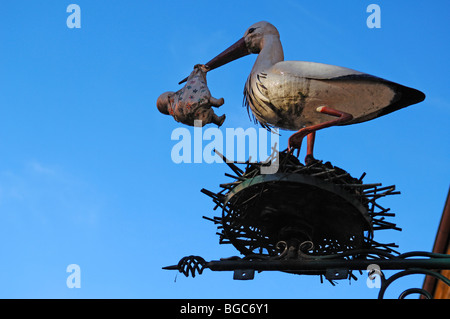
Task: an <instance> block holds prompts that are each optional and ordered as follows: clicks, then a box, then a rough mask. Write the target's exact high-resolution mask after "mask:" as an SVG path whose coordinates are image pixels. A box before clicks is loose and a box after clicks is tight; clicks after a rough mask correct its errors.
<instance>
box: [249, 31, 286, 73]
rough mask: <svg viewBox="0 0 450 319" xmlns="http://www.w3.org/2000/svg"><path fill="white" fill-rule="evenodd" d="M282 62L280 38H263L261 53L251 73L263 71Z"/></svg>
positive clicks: (271, 36)
mask: <svg viewBox="0 0 450 319" xmlns="http://www.w3.org/2000/svg"><path fill="white" fill-rule="evenodd" d="M283 60H284V54H283V47H282V45H281V41H280V38H279V37H277V36H274V35H268V36H265V37H264V38H263V40H262V43H261V51H260V52H259V54H258V58H257V59H256V62H255V65H254V66H253V69H252V73H253V72H259V71H263V70H265V69H267V68H270V67H271V66H272V65H274V64H275V63H277V62H280V61H283Z"/></svg>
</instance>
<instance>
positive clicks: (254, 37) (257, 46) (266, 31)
mask: <svg viewBox="0 0 450 319" xmlns="http://www.w3.org/2000/svg"><path fill="white" fill-rule="evenodd" d="M269 36H274V37H277V38H280V34H279V33H278V30H277V28H275V27H274V26H273V24H271V23H269V22H266V21H261V22H257V23H255V24H253V25H252V26H250V27H249V28H248V29H247V31H245V33H244V37H243V39H244V42H245V46H246V47H247V50H248V52H249V53H256V54H258V53H259V51H261V48H262V47H263V46H264V39H265V38H266V37H269Z"/></svg>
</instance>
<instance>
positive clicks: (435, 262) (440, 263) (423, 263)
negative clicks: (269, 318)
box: [205, 258, 450, 271]
mask: <svg viewBox="0 0 450 319" xmlns="http://www.w3.org/2000/svg"><path fill="white" fill-rule="evenodd" d="M373 264H375V265H378V266H379V267H380V269H381V270H391V269H411V268H422V269H450V258H435V259H423V258H421V259H381V260H380V259H378V260H281V261H277V260H271V261H260V260H255V261H249V260H220V261H214V260H213V261H210V262H207V263H206V264H205V268H209V269H210V270H212V271H232V270H236V269H253V270H256V271H273V270H278V271H280V270H281V271H304V270H307V271H311V270H313V271H326V270H327V269H348V270H366V269H367V267H368V266H369V265H373Z"/></svg>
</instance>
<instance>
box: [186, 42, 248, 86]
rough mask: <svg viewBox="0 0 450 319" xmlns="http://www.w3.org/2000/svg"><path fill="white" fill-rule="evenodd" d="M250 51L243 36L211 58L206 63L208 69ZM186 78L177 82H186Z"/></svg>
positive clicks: (219, 65)
mask: <svg viewBox="0 0 450 319" xmlns="http://www.w3.org/2000/svg"><path fill="white" fill-rule="evenodd" d="M249 54H250V52H249V51H248V49H247V45H246V44H245V38H241V39H239V40H238V41H237V42H236V43H235V44H233V45H232V46H230V47H229V48H228V49H226V50H225V51H223V52H222V53H220V54H219V55H218V56H216V57H215V58H213V59H212V60H211V61H209V62H208V63H206V65H207V66H208V67H209V70H210V71H211V70H214V69H217V68H218V67H221V66H222V65H224V64H227V63H229V62H231V61H234V60H237V59H239V58H242V57H243V56H246V55H249ZM186 80H187V78H185V79H183V80H182V81H180V82H179V83H178V84H181V83H184V82H186Z"/></svg>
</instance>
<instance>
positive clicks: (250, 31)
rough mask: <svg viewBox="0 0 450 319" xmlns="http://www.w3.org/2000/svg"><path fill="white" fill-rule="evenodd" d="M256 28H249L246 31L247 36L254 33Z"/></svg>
mask: <svg viewBox="0 0 450 319" xmlns="http://www.w3.org/2000/svg"><path fill="white" fill-rule="evenodd" d="M255 29H256V28H250V29H248V34H250V33H252V32H253V31H255Z"/></svg>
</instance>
